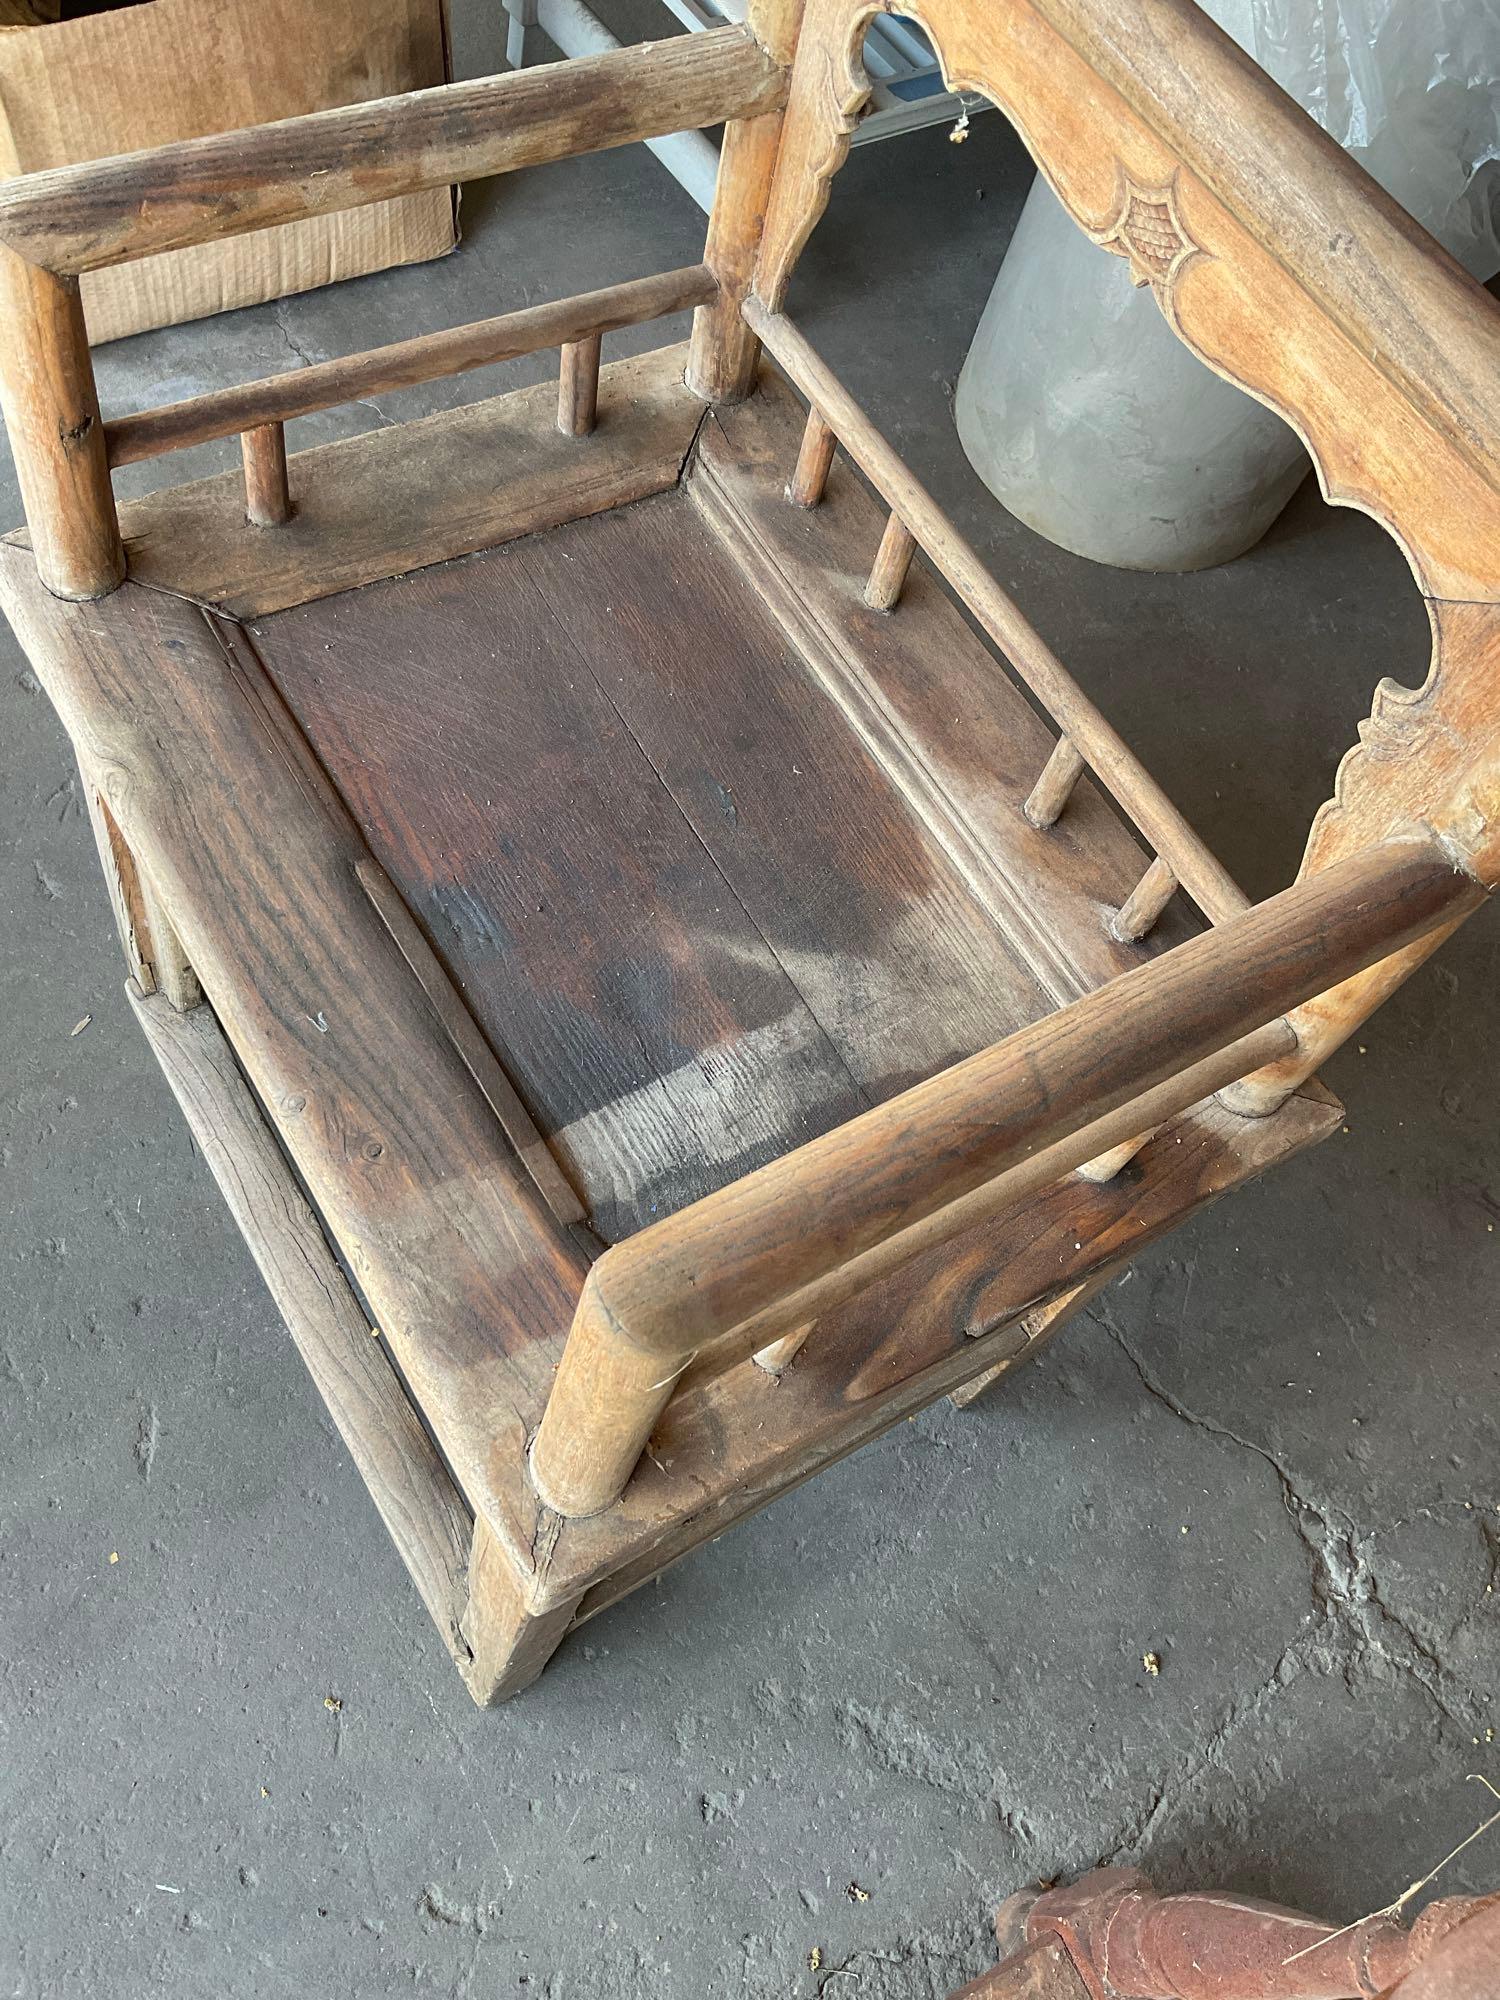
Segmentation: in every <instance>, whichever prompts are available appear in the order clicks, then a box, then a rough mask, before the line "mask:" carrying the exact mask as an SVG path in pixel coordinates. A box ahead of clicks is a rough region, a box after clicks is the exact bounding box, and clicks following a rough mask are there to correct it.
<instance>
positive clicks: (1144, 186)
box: [755, 0, 1500, 858]
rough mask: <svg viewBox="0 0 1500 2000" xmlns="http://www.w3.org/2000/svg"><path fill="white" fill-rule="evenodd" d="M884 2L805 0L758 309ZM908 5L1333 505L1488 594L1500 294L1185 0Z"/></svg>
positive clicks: (1440, 572) (955, 67) (1452, 587)
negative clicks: (1295, 439)
mask: <svg viewBox="0 0 1500 2000" xmlns="http://www.w3.org/2000/svg"><path fill="white" fill-rule="evenodd" d="M877 11H879V10H878V9H877V8H876V7H875V6H873V5H871V4H870V0H809V6H808V11H807V18H806V22H805V25H804V28H803V32H802V39H801V42H800V45H799V53H798V62H797V65H796V68H795V71H794V74H793V79H792V87H791V94H790V98H789V101H788V105H787V111H786V117H785V126H784V131H783V139H782V145H781V150H780V154H779V157H778V163H777V174H776V182H775V185H774V187H773V190H772V195H771V202H770V207H769V212H768V216H767V221H766V229H765V234H764V239H763V244H762V251H761V257H760V260H759V264H758V267H757V276H756V284H755V291H756V293H758V295H759V296H760V298H761V299H763V300H764V301H765V302H766V303H767V305H769V306H770V307H772V308H776V307H779V306H780V305H781V303H782V301H783V299H784V296H785V291H786V285H787V281H788V278H789V276H790V273H791V270H792V267H793V265H794V264H795V262H796V258H797V256H798V255H799V253H800V251H801V249H802V246H803V244H804V243H805V242H806V239H807V236H808V234H809V233H810V231H811V229H812V227H813V226H814V224H815V222H816V221H817V218H818V216H819V215H820V214H821V213H822V211H823V208H824V206H825V205H826V202H827V198H828V184H829V181H830V179H831V176H832V175H833V173H835V172H836V171H837V169H838V167H839V166H840V165H841V164H842V161H843V158H844V157H845V155H846V153H847V150H848V142H849V134H850V132H851V131H852V129H853V124H854V122H855V119H856V117H857V115H858V113H859V110H860V108H861V106H862V104H863V103H864V100H865V97H866V96H867V94H868V79H866V78H865V77H864V75H863V73H862V72H861V71H860V70H859V68H858V64H857V60H856V52H857V49H858V46H859V41H860V35H861V31H862V29H863V27H864V25H865V24H866V23H867V22H868V21H869V20H870V19H871V18H872V16H873V15H874V14H875V13H876V12H877ZM917 17H918V18H919V19H920V20H921V21H922V23H923V25H924V26H925V27H926V28H927V30H928V32H929V34H930V35H931V36H932V38H933V40H934V43H935V44H936V46H937V48H938V49H939V51H940V53H941V55H942V58H943V62H944V67H945V73H946V75H947V77H948V79H949V81H950V83H951V84H952V85H953V86H954V87H956V88H964V89H971V90H976V91H979V92H981V93H982V94H984V95H985V96H987V97H989V98H990V99H991V101H992V102H994V103H996V104H997V105H998V106H999V107H1000V109H1001V110H1002V111H1004V112H1005V114H1006V115H1007V116H1008V117H1009V118H1010V119H1011V122H1012V123H1013V124H1014V125H1015V126H1016V128H1017V130H1018V131H1019V133H1020V135H1021V137H1022V139H1023V140H1024V141H1025V143H1026V145H1027V146H1028V148H1029V149H1030V151H1031V153H1032V155H1033V157H1034V158H1035V159H1036V161H1037V164H1038V165H1039V167H1040V168H1041V170H1042V171H1043V173H1044V174H1045V175H1046V176H1047V178H1048V180H1049V181H1050V182H1051V184H1052V186H1053V188H1054V190H1055V191H1056V192H1057V194H1058V195H1059V197H1060V198H1061V200H1062V201H1063V203H1064V205H1065V206H1066V207H1067V208H1068V209H1069V210H1070V211H1071V213H1072V214H1073V215H1074V216H1075V218H1076V219H1077V220H1078V221H1079V222H1080V224H1081V226H1082V227H1083V228H1084V229H1085V230H1086V231H1087V233H1088V234H1090V235H1091V236H1093V238H1094V239H1095V241H1096V242H1098V243H1100V244H1101V245H1102V246H1104V247H1106V248H1108V249H1111V250H1114V251H1117V252H1119V253H1120V254H1123V255H1126V256H1129V257H1130V258H1131V264H1132V272H1133V275H1135V277H1136V278H1137V280H1138V281H1142V280H1144V281H1145V282H1149V283H1151V284H1152V286H1153V289H1154V291H1155V293H1156V296H1157V298H1158V300H1159V302H1160V303H1161V305H1162V308H1163V310H1164V312H1165V313H1166V315H1167V318H1168V320H1169V322H1170V323H1171V325H1172V326H1173V328H1174V329H1175V331H1176V332H1177V333H1178V334H1179V335H1180V336H1181V338H1182V339H1183V340H1184V341H1186V343H1187V344H1188V345H1189V346H1190V347H1191V348H1192V349H1193V351H1194V352H1195V353H1197V354H1198V355H1200V356H1201V357H1202V359H1204V360H1205V361H1207V362H1208V364H1209V365H1210V366H1211V367H1213V368H1215V369H1216V370H1217V371H1218V372H1219V373H1220V374H1222V375H1225V376H1226V377H1228V379H1230V380H1231V381H1234V382H1237V383H1239V384H1240V385H1241V386H1242V387H1244V388H1247V389H1249V390H1250V391H1251V392H1252V393H1253V394H1255V395H1257V396H1259V397H1260V398H1261V400H1262V401H1264V402H1267V403H1269V404H1270V405H1271V407H1272V408H1274V409H1276V410H1277V411H1279V412H1280V413H1281V414H1282V415H1283V416H1284V417H1286V419H1287V421H1288V422H1289V423H1291V424H1292V425H1293V426H1294V428H1295V429H1296V430H1297V431H1298V433H1299V434H1300V435H1301V436H1302V437H1303V439H1304V441H1305V442H1306V443H1307V444H1308V446H1309V448H1310V450H1311V451H1312V453H1313V457H1314V460H1315V462H1316V464H1317V467H1318V473H1319V477H1320V480H1321V481H1322V484H1323V489H1324V491H1325V493H1326V494H1327V495H1328V497H1329V498H1330V499H1333V500H1336V501H1339V502H1341V503H1343V504H1347V505H1351V506H1356V507H1360V508H1362V509H1364V510H1365V511H1366V512H1368V513H1371V514H1373V515H1374V516H1375V518H1376V519H1377V520H1379V521H1380V522H1381V523H1382V525H1383V526H1385V527H1386V528H1387V529H1388V530H1389V531H1390V532H1391V533H1392V534H1393V535H1395V537H1396V538H1397V540H1398V541H1399V542H1400V543H1401V546H1402V548H1403V549H1404V551H1405V553H1406V555H1407V557H1408V560H1409V561H1410V562H1411V564H1412V567H1413V569H1414V570H1415V572H1416V574H1417V577H1418V579H1419V581H1420V582H1421V584H1422V587H1423V589H1424V590H1425V591H1426V592H1427V593H1428V594H1429V595H1432V596H1436V597H1451V598H1454V599H1459V600H1463V599H1486V600H1490V601H1493V600H1494V599H1495V598H1496V597H1497V596H1500V576H1497V574H1496V567H1495V554H1494V551H1495V548H1496V546H1497V544H1500V485H1497V480H1500V473H1497V469H1496V468H1497V466H1500V387H1497V383H1500V367H1497V354H1500V331H1497V329H1500V308H1497V306H1496V304H1495V302H1494V301H1493V300H1492V299H1490V298H1489V297H1488V295H1487V294H1486V293H1485V292H1484V291H1483V289H1482V288H1481V287H1480V286H1478V285H1477V284H1475V283H1474V281H1473V280H1472V279H1470V278H1469V277H1467V275H1466V274H1465V273H1464V272H1463V271H1462V270H1461V269H1460V268H1459V266H1458V265H1457V264H1456V263H1455V262H1454V261H1453V260H1452V259H1451V258H1450V257H1448V256H1447V254H1446V253H1445V252H1444V251H1443V250H1441V249H1440V247H1439V246H1438V245H1437V244H1436V243H1434V242H1433V241H1432V240H1431V239H1430V238H1429V237H1427V236H1426V235H1425V233H1424V232H1423V231H1422V230H1420V229H1419V228H1418V227H1417V225H1416V224H1415V223H1413V222H1412V221H1411V220H1410V219H1409V218H1408V217H1407V216H1405V215H1404V214H1403V213H1402V211H1401V210H1400V209H1399V207H1398V206H1397V204H1396V203H1395V202H1393V201H1392V200H1391V199H1390V198H1389V197H1388V196H1387V195H1385V194H1384V193H1382V191H1381V190H1380V189H1379V188H1378V187H1377V186H1376V184H1375V183H1374V182H1373V181H1372V180H1371V179H1370V178H1369V176H1368V175H1367V174H1366V173H1365V172H1364V171H1363V169H1362V168H1360V167H1358V166H1357V165H1356V164H1355V163H1354V161H1353V160H1351V159H1350V158H1349V157H1348V156H1347V155H1346V154H1344V153H1343V152H1341V151H1340V149H1339V148H1338V147H1337V146H1336V145H1335V144H1334V143H1333V141H1332V140H1330V139H1329V138H1327V136H1326V135H1325V134H1324V133H1322V132H1321V131H1319V130H1318V129H1317V127H1316V126H1315V125H1314V124H1313V122H1312V120H1311V119H1309V118H1308V117H1306V116H1305V115H1304V114H1303V113H1302V112H1300V111H1299V110H1298V109H1297V108H1296V107H1295V106H1294V105H1292V104H1291V103H1290V101H1289V100H1288V99H1287V98H1285V97H1284V96H1283V95H1282V94H1281V92H1280V91H1278V90H1277V88H1276V86H1275V85H1274V84H1272V83H1271V81H1270V79H1269V78H1268V77H1266V76H1265V75H1264V74H1263V73H1262V72H1260V71H1259V70H1258V69H1257V68H1256V67H1255V65H1254V64H1253V63H1252V62H1251V61H1250V60H1249V58H1248V57H1246V56H1244V55H1242V54H1241V52H1240V51H1239V50H1238V49H1237V48H1236V47H1235V46H1234V44H1233V43H1232V42H1231V41H1230V40H1229V38H1228V37H1227V36H1225V35H1224V34H1223V33H1222V32H1221V31H1220V30H1219V29H1218V28H1217V27H1216V26H1215V25H1214V23H1213V22H1212V21H1210V20H1209V19H1208V18H1207V17H1206V16H1205V15H1203V14H1202V13H1201V12H1200V11H1199V10H1198V9H1197V8H1196V7H1194V6H1193V5H1192V4H1191V0H1126V4H1123V5H1117V4H1115V0H1016V4H1014V5H1012V6H1007V7H1006V8H1004V9H996V8H990V7H982V6H978V5H975V4H973V0H922V4H921V5H919V6H918V8H917ZM1164 225H1165V226H1167V227H1168V228H1169V230H1170V232H1171V235H1172V239H1173V241H1174V242H1175V243H1176V246H1177V247H1176V249H1175V252H1174V253H1173V254H1170V255H1168V254H1161V252H1160V249H1159V248H1157V249H1153V248H1152V243H1153V241H1154V242H1155V243H1156V244H1157V245H1158V246H1160V245H1161V244H1162V242H1163V237H1162V227H1163V226H1164ZM1169 858H1170V857H1169Z"/></svg>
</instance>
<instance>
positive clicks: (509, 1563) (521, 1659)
mask: <svg viewBox="0 0 1500 2000" xmlns="http://www.w3.org/2000/svg"><path fill="white" fill-rule="evenodd" d="M545 1545H546V1539H545V1537H543V1546H544V1547H545ZM576 1610H577V1599H576V1598H573V1599H567V1598H564V1599H563V1600H561V1601H560V1602H554V1603H552V1604H549V1605H548V1606H547V1607H546V1608H545V1609H543V1610H540V1611H533V1610H532V1608H531V1589H530V1579H529V1578H528V1577H527V1576H526V1575H525V1574H524V1573H522V1572H519V1571H518V1570H517V1568H516V1565H515V1563H514V1562H513V1560H512V1559H511V1557H510V1555H509V1553H508V1552H507V1550H506V1548H505V1546H504V1544H503V1543H502V1542H501V1541H499V1539H498V1538H497V1537H496V1536H495V1535H494V1534H493V1533H492V1532H491V1530H490V1529H489V1528H488V1527H487V1526H486V1525H485V1523H484V1522H483V1521H476V1522H475V1523H474V1549H473V1555H472V1558H471V1561H470V1565H469V1597H468V1603H467V1605H466V1606H465V1609H464V1618H463V1635H464V1639H465V1642H466V1644H467V1647H468V1649H469V1651H470V1653H471V1654H472V1658H471V1660H470V1661H469V1664H468V1666H467V1668H466V1670H465V1673H464V1679H465V1680H466V1681H467V1683H468V1687H469V1692H470V1694H472V1695H473V1697H474V1699H475V1701H476V1702H478V1703H479V1705H480V1706H481V1707H482V1708H483V1707H487V1706H488V1705H489V1704H490V1703H491V1702H497V1701H508V1700H509V1699H510V1697H511V1696H512V1695H516V1694H520V1693H521V1692H522V1691H523V1690H524V1689H526V1688H528V1687H530V1686H531V1683H532V1682H533V1681H534V1680H535V1679H536V1677H537V1675H538V1674H539V1673H540V1672H541V1671H542V1669H543V1667H545V1666H546V1664H547V1662H548V1660H550V1659H551V1657H552V1655H553V1653H554V1652H555V1651H556V1650H557V1647H558V1646H559V1645H560V1644H561V1643H562V1639H563V1637H564V1635H565V1633H566V1632H567V1630H568V1627H569V1625H570V1624H571V1623H572V1621H573V1617H574V1614H575V1612H576Z"/></svg>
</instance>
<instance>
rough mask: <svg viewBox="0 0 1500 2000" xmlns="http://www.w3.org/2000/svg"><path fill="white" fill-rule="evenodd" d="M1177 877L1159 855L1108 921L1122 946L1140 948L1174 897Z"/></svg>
mask: <svg viewBox="0 0 1500 2000" xmlns="http://www.w3.org/2000/svg"><path fill="white" fill-rule="evenodd" d="M1177 889H1178V882H1177V877H1176V876H1175V875H1174V874H1173V872H1172V870H1171V869H1170V868H1169V867H1168V865H1167V863H1166V862H1165V861H1163V860H1162V858H1161V856H1160V855H1158V856H1157V857H1156V859H1155V860H1154V861H1153V862H1152V864H1151V866H1150V867H1149V868H1148V869H1147V870H1146V872H1145V874H1144V875H1143V876H1142V877H1141V879H1140V881H1139V882H1137V883H1136V885H1135V887H1134V888H1133V889H1132V890H1131V892H1130V894H1129V895H1128V896H1127V897H1126V899H1125V901H1124V902H1123V903H1122V904H1121V905H1120V907H1119V909H1118V910H1116V912H1115V914H1114V916H1113V917H1112V918H1111V919H1110V925H1109V928H1110V931H1111V933H1112V935H1113V936H1115V937H1117V938H1118V939H1119V940H1120V942H1121V943H1122V944H1139V943H1140V941H1141V939H1142V938H1144V937H1147V936H1149V935H1150V933H1151V931H1152V930H1153V929H1154V928H1155V925H1156V922H1157V919H1158V918H1159V917H1160V916H1161V913H1162V911H1163V910H1165V909H1166V907H1167V905H1168V903H1170V902H1171V900H1172V898H1173V897H1174V896H1175V895H1176V894H1177Z"/></svg>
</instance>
